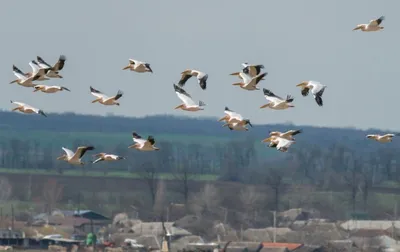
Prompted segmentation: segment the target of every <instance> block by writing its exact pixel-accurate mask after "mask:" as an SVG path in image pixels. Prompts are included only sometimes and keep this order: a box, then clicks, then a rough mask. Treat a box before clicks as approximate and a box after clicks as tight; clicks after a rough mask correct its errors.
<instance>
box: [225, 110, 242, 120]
mask: <svg viewBox="0 0 400 252" xmlns="http://www.w3.org/2000/svg"><path fill="white" fill-rule="evenodd" d="M224 113H225V114H227V115H229V117H230V119H229V121H231V122H232V121H236V120H237V121H242V120H243V117H242V115H241V114H239V113H236V112H235V111H232V110H230V109H228V107H226V108H225V111H224ZM232 119H233V120H232Z"/></svg>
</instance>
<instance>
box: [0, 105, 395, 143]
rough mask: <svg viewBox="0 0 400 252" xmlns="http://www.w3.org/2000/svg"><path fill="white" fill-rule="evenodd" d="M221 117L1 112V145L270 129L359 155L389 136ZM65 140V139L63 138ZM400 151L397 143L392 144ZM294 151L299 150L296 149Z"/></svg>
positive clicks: (197, 136)
mask: <svg viewBox="0 0 400 252" xmlns="http://www.w3.org/2000/svg"><path fill="white" fill-rule="evenodd" d="M221 126H222V123H221V122H218V121H217V118H205V119H204V118H201V119H196V118H188V117H176V116H169V115H158V116H148V117H143V118H131V117H121V116H94V115H79V114H74V113H64V114H49V115H48V117H47V118H46V117H42V116H37V115H24V114H19V113H15V112H14V113H13V112H6V111H2V112H0V137H1V139H0V142H1V141H4V140H6V139H10V138H23V139H26V140H29V139H35V140H38V141H41V142H42V141H45V142H47V141H51V142H54V141H59V140H57V138H63V139H64V140H65V141H66V138H71V139H72V138H84V139H94V140H96V139H98V141H101V142H103V141H105V142H106V143H120V142H121V141H122V142H126V143H131V141H132V140H131V133H132V131H137V132H138V133H139V134H141V135H144V136H147V135H148V134H151V135H153V136H154V137H155V138H156V140H157V141H161V140H168V141H172V142H173V141H179V142H182V143H188V144H189V143H199V144H202V145H207V144H209V143H211V142H218V141H223V142H225V141H229V140H239V139H246V138H248V139H253V140H254V141H255V142H257V143H258V144H259V145H260V146H263V145H262V144H261V143H260V142H259V141H261V140H262V139H263V138H265V137H267V135H268V131H270V130H271V131H275V130H278V131H286V130H290V129H302V130H303V133H302V134H300V135H297V137H296V139H297V143H296V146H299V145H300V146H302V145H303V144H306V145H308V144H315V145H318V146H321V147H324V148H327V147H329V146H331V145H333V144H335V143H340V144H342V145H346V146H348V147H349V148H352V149H357V150H360V151H374V150H376V149H377V148H379V147H381V146H382V145H381V144H379V143H377V142H373V141H371V140H367V139H366V138H365V135H366V134H368V133H371V132H372V133H386V132H381V131H380V130H369V131H363V130H358V129H354V128H324V127H312V126H301V125H285V124H268V125H253V126H254V127H253V128H250V130H249V131H248V132H239V131H230V130H229V129H228V128H226V127H221ZM60 140H62V139H60ZM391 146H393V147H400V139H399V141H395V140H394V142H393V143H391ZM294 148H295V147H294Z"/></svg>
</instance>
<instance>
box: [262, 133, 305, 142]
mask: <svg viewBox="0 0 400 252" xmlns="http://www.w3.org/2000/svg"><path fill="white" fill-rule="evenodd" d="M301 132H302V130H289V131H286V132H283V133H282V132H279V131H270V132H269V136H270V137H273V136H274V137H281V138H285V139H287V140H295V139H294V137H293V136H295V135H297V134H300V133H301ZM269 141H270V138H266V139H264V140H263V141H262V142H264V143H265V142H269Z"/></svg>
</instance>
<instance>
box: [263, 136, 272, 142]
mask: <svg viewBox="0 0 400 252" xmlns="http://www.w3.org/2000/svg"><path fill="white" fill-rule="evenodd" d="M269 141H271V138H270V137H268V138H265V139H264V140H262V142H263V143H266V142H269Z"/></svg>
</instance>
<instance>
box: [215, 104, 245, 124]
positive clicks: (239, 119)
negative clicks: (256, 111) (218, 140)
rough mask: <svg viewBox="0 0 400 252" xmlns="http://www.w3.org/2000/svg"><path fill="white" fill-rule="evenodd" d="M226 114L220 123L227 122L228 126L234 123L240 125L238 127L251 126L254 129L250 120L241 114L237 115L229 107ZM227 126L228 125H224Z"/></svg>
mask: <svg viewBox="0 0 400 252" xmlns="http://www.w3.org/2000/svg"><path fill="white" fill-rule="evenodd" d="M224 113H225V114H226V115H225V116H224V117H222V118H221V119H219V120H218V121H219V122H221V121H225V122H227V123H228V124H233V123H238V126H240V125H242V126H244V125H247V124H248V125H250V126H251V127H253V125H252V124H251V122H250V120H249V119H244V118H243V116H242V115H241V114H239V113H236V112H235V111H233V110H230V109H229V108H228V107H225V111H224ZM224 126H227V125H224Z"/></svg>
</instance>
